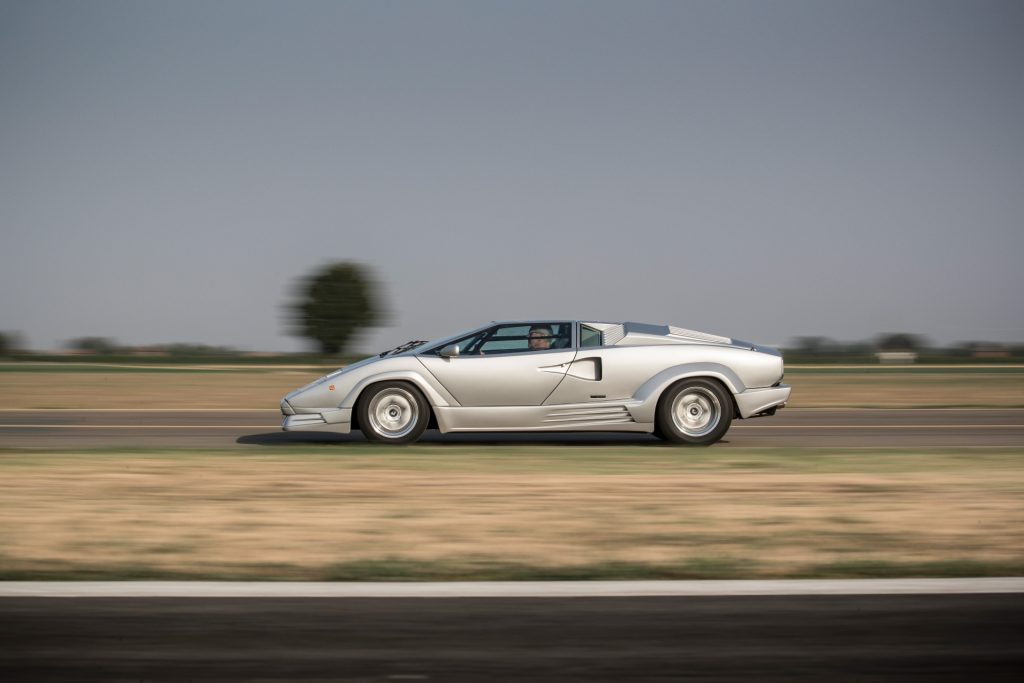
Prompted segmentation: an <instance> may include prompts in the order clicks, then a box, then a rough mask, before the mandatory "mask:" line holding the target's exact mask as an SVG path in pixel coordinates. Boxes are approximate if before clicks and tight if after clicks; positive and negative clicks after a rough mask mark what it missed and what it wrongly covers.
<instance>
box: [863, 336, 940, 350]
mask: <svg viewBox="0 0 1024 683" xmlns="http://www.w3.org/2000/svg"><path fill="white" fill-rule="evenodd" d="M927 345H928V343H927V341H926V340H925V338H924V337H922V336H920V335H916V334H909V333H907V332H889V333H886V334H883V335H881V336H879V337H878V341H877V342H876V346H877V347H878V349H879V350H880V351H920V350H922V349H924V348H925V347H926V346H927Z"/></svg>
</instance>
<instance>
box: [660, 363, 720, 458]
mask: <svg viewBox="0 0 1024 683" xmlns="http://www.w3.org/2000/svg"><path fill="white" fill-rule="evenodd" d="M732 412H733V411H732V397H730V396H729V392H728V391H727V390H726V389H725V387H723V386H722V385H721V384H720V383H719V382H717V381H715V380H712V379H688V380H685V381H682V382H680V383H679V384H676V385H675V386H672V387H670V388H669V389H668V391H666V392H665V393H664V395H662V397H661V400H660V401H659V402H658V412H657V417H656V425H657V427H656V429H657V431H658V432H660V436H662V438H664V439H667V440H669V441H674V442H675V443H686V444H693V445H698V446H707V445H710V444H713V443H715V442H716V441H718V440H719V439H721V438H722V437H723V436H725V433H726V432H727V431H729V425H731V424H732Z"/></svg>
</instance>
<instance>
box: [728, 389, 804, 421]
mask: <svg viewBox="0 0 1024 683" xmlns="http://www.w3.org/2000/svg"><path fill="white" fill-rule="evenodd" d="M792 390H793V389H792V387H790V386H789V385H788V384H780V385H779V386H777V387H768V388H765V389H747V390H746V391H743V392H740V393H738V394H736V407H737V408H739V409H740V417H754V416H756V415H759V414H760V413H763V412H765V411H766V410H771V409H772V408H781V407H783V406H784V405H786V401H788V400H789V394H790V392H791V391H792Z"/></svg>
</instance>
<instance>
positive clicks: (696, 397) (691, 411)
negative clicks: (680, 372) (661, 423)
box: [672, 386, 722, 436]
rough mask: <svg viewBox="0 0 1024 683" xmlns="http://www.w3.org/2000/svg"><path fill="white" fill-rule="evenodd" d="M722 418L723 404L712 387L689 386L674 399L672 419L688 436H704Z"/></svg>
mask: <svg viewBox="0 0 1024 683" xmlns="http://www.w3.org/2000/svg"><path fill="white" fill-rule="evenodd" d="M721 419H722V404H721V403H719V401H718V397H717V396H715V393H714V392H713V391H711V390H710V389H706V388H704V387H701V386H694V387H688V388H687V389H686V390H685V391H681V392H679V395H678V396H676V397H675V400H673V401H672V421H673V422H674V423H675V425H676V428H677V429H679V431H681V432H682V433H683V434H686V435H687V436H704V435H705V434H708V433H709V432H711V431H712V430H714V429H715V427H717V426H718V423H719V422H720V421H721Z"/></svg>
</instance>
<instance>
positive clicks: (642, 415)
mask: <svg viewBox="0 0 1024 683" xmlns="http://www.w3.org/2000/svg"><path fill="white" fill-rule="evenodd" d="M690 379H710V380H714V381H717V382H718V383H719V384H721V385H722V386H723V387H724V388H725V390H726V392H727V393H728V394H729V398H730V400H731V402H732V410H733V415H739V408H738V406H737V404H736V394H738V393H741V392H743V391H746V388H747V387H746V385H745V384H743V380H741V379H740V377H739V375H737V374H736V373H735V372H733V371H732V370H731V369H730V368H728V367H727V366H725V365H722V364H721V363H685V364H683V365H675V366H673V367H671V368H666V369H664V370H662V371H661V372H659V373H658V374H656V375H654V376H653V377H651V378H650V379H649V380H647V381H646V382H644V384H643V385H641V387H640V389H638V390H637V392H636V394H634V395H633V397H634V398H635V399H638V400H639V401H641V404H640V405H639V406H638V407H636V408H634V409H631V411H630V412H632V413H633V416H634V418H635V419H636V421H637V422H650V423H652V424H653V423H654V421H655V414H656V413H657V410H658V404H659V402H660V401H661V397H662V396H663V395H664V394H665V392H666V391H668V390H669V389H671V388H672V387H673V386H675V385H676V384H678V383H679V382H682V381H685V380H690Z"/></svg>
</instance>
